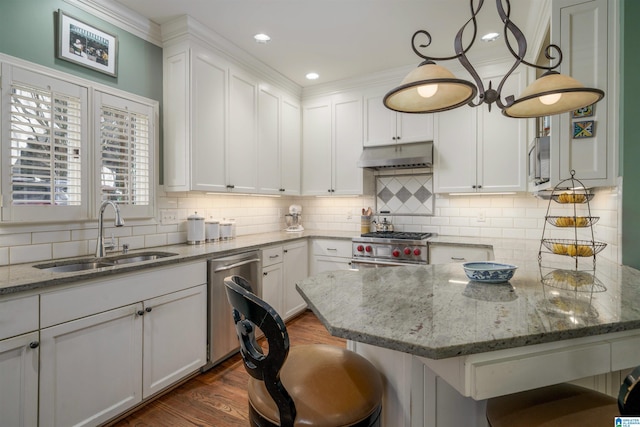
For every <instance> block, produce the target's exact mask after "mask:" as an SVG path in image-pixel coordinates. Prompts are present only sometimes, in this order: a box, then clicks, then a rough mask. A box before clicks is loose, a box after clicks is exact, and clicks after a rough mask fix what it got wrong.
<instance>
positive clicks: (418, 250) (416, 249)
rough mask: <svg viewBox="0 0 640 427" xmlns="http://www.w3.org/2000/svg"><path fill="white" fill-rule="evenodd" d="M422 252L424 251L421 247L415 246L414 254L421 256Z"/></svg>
mask: <svg viewBox="0 0 640 427" xmlns="http://www.w3.org/2000/svg"><path fill="white" fill-rule="evenodd" d="M421 253H422V251H421V250H420V249H419V248H415V249H414V250H413V254H414V255H415V256H419V255H420V254H421Z"/></svg>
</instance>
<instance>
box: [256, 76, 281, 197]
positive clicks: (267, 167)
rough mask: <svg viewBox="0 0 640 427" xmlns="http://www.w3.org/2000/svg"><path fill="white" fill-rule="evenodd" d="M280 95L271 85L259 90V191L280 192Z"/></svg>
mask: <svg viewBox="0 0 640 427" xmlns="http://www.w3.org/2000/svg"><path fill="white" fill-rule="evenodd" d="M279 128H280V97H279V96H278V94H277V93H275V92H274V91H272V90H271V89H270V88H269V87H263V86H261V87H260V88H259V90H258V159H260V160H259V161H258V191H260V192H261V193H268V194H280V188H281V187H282V186H281V183H280V169H281V167H282V165H281V163H280V158H281V157H280V131H279Z"/></svg>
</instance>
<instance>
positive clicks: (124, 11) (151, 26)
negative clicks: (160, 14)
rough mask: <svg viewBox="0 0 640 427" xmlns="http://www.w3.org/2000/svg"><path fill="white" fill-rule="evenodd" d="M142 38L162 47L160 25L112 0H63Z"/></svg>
mask: <svg viewBox="0 0 640 427" xmlns="http://www.w3.org/2000/svg"><path fill="white" fill-rule="evenodd" d="M63 1H64V2H65V3H68V4H70V5H72V6H75V7H77V8H78V9H81V10H84V11H85V12H87V13H90V14H91V15H93V16H96V17H98V18H100V19H102V20H104V21H107V22H108V23H110V24H112V25H115V26H116V27H118V28H122V29H123V30H125V31H128V32H130V33H131V34H133V35H135V36H137V37H140V38H141V39H143V40H146V41H148V42H149V43H153V44H155V45H156V46H160V47H162V36H161V32H160V26H159V25H158V24H156V23H155V22H153V21H151V20H150V19H148V18H146V17H144V16H142V15H140V14H139V13H136V12H134V11H132V10H131V9H129V8H128V7H125V6H123V5H121V4H120V3H117V2H115V1H113V0H100V1H99V2H98V1H97V0H63Z"/></svg>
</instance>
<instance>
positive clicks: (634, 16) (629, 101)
mask: <svg viewBox="0 0 640 427" xmlns="http://www.w3.org/2000/svg"><path fill="white" fill-rule="evenodd" d="M620 16H621V21H622V22H621V31H622V37H621V46H620V49H621V57H622V63H621V70H622V76H621V79H620V81H621V83H620V105H621V110H622V111H621V113H622V114H620V138H621V141H620V153H621V161H620V170H621V172H622V177H623V178H622V179H623V181H622V191H623V195H622V263H623V264H625V265H629V266H631V267H634V268H640V163H639V162H640V138H638V131H637V130H636V128H635V126H634V123H636V122H637V121H638V117H640V104H638V98H639V97H640V79H639V78H638V76H639V75H640V49H639V48H638V40H640V26H639V25H638V19H640V2H639V1H637V0H623V1H622V2H621V10H620Z"/></svg>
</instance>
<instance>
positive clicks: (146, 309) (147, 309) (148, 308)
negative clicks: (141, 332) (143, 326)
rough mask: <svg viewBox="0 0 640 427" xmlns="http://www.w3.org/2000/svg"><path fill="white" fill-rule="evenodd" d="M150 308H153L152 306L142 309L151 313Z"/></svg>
mask: <svg viewBox="0 0 640 427" xmlns="http://www.w3.org/2000/svg"><path fill="white" fill-rule="evenodd" d="M151 310H153V307H147V308H145V309H144V311H146V312H147V313H151Z"/></svg>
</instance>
